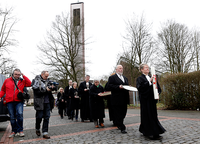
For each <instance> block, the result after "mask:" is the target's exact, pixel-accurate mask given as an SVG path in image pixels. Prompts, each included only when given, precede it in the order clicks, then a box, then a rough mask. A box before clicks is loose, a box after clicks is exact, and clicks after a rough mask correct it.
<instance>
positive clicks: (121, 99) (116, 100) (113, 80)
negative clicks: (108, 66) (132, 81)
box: [108, 74, 130, 105]
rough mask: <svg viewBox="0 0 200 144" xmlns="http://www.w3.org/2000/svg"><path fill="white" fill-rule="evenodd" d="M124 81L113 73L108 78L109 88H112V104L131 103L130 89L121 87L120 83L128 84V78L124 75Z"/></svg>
mask: <svg viewBox="0 0 200 144" xmlns="http://www.w3.org/2000/svg"><path fill="white" fill-rule="evenodd" d="M123 78H124V82H123V81H122V80H121V79H120V78H119V77H118V75H117V74H115V75H112V76H110V77H109V79H108V89H110V90H111V104H112V105H127V104H130V100H129V91H128V90H125V89H120V88H119V86H120V85H128V79H127V78H126V77H125V76H123Z"/></svg>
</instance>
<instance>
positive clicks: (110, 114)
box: [104, 83, 114, 122]
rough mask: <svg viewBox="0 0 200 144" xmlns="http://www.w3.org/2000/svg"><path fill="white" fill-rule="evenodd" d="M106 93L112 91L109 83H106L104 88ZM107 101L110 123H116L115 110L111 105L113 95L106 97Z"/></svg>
mask: <svg viewBox="0 0 200 144" xmlns="http://www.w3.org/2000/svg"><path fill="white" fill-rule="evenodd" d="M104 91H105V92H106V91H110V90H109V88H108V83H106V85H105V87H104ZM106 99H107V107H108V112H109V118H110V121H113V122H114V108H113V107H112V105H111V95H108V96H106Z"/></svg>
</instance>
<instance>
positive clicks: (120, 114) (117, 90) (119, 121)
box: [108, 65, 130, 134]
mask: <svg viewBox="0 0 200 144" xmlns="http://www.w3.org/2000/svg"><path fill="white" fill-rule="evenodd" d="M122 74H123V67H122V65H117V67H116V74H115V75H112V76H110V77H109V79H108V88H109V89H110V90H111V104H112V107H113V109H114V119H115V124H116V125H117V127H118V129H120V130H121V133H123V134H125V133H127V132H126V126H125V125H124V123H123V122H124V118H125V117H126V113H127V104H129V102H130V100H129V91H128V90H125V89H124V88H123V85H128V79H127V78H126V77H125V76H123V75H122Z"/></svg>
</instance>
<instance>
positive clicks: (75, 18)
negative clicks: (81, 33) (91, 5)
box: [73, 9, 80, 26]
mask: <svg viewBox="0 0 200 144" xmlns="http://www.w3.org/2000/svg"><path fill="white" fill-rule="evenodd" d="M73 24H74V26H80V9H74V10H73Z"/></svg>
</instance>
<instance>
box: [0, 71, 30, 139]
mask: <svg viewBox="0 0 200 144" xmlns="http://www.w3.org/2000/svg"><path fill="white" fill-rule="evenodd" d="M20 76H22V77H23V78H21V77H20ZM16 85H17V87H18V88H19V90H18V88H17V87H16ZM30 86H31V81H30V80H29V79H28V78H27V77H26V76H25V75H24V74H23V73H21V71H20V69H15V70H14V71H13V73H12V76H11V77H10V78H8V79H6V80H5V81H4V83H3V86H2V88H1V91H0V102H1V98H2V97H3V96H4V95H5V94H6V96H5V101H6V104H7V107H8V112H9V115H10V123H11V126H12V133H11V134H10V135H9V137H14V136H17V135H19V136H21V137H23V136H24V133H23V104H24V101H23V100H21V99H19V98H18V97H17V95H18V93H19V92H22V93H23V90H24V87H30Z"/></svg>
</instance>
